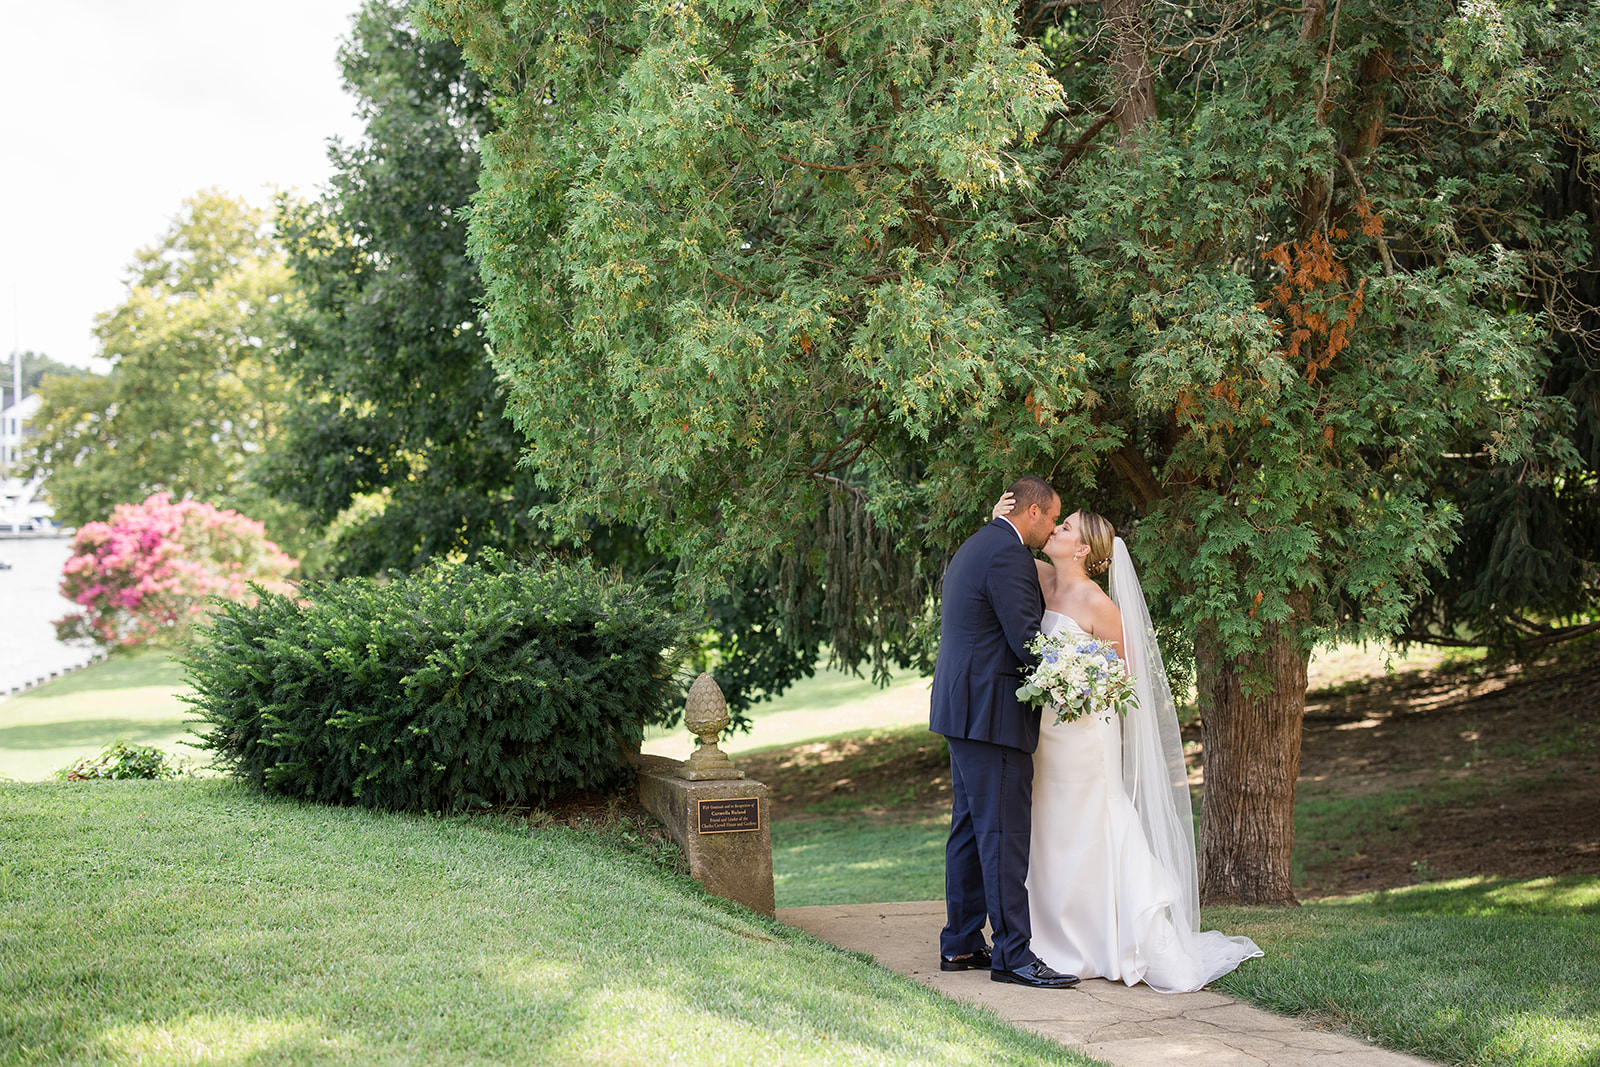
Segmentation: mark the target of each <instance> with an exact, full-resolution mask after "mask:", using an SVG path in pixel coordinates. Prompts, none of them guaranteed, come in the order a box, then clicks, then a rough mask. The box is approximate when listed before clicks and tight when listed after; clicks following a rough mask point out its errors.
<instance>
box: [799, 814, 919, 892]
mask: <svg viewBox="0 0 1600 1067" xmlns="http://www.w3.org/2000/svg"><path fill="white" fill-rule="evenodd" d="M949 832H950V820H949V819H948V818H943V819H934V820H926V821H915V822H905V821H900V820H892V819H876V818H872V817H870V816H866V815H855V816H839V817H835V818H828V819H817V820H806V821H799V822H796V821H790V822H774V823H773V824H772V872H773V873H772V881H773V890H774V892H775V893H776V894H777V900H778V907H780V908H800V907H805V906H807V905H811V904H887V903H892V902H895V901H904V900H942V899H944V843H945V838H946V837H948V836H949Z"/></svg>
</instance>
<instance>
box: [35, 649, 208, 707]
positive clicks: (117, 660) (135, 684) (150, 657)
mask: <svg viewBox="0 0 1600 1067" xmlns="http://www.w3.org/2000/svg"><path fill="white" fill-rule="evenodd" d="M182 685H183V667H182V665H181V664H179V663H178V662H177V661H176V660H174V659H172V658H171V657H170V656H169V655H168V654H167V653H165V652H162V651H157V650H145V651H123V652H117V653H114V654H113V655H112V656H111V658H109V659H105V660H101V661H100V662H99V663H92V664H90V665H89V666H87V667H85V668H83V669H82V670H79V671H73V672H72V673H71V674H67V675H63V676H62V677H60V678H57V679H56V680H55V681H53V682H51V683H49V684H48V685H45V686H41V687H40V688H38V689H34V690H31V691H29V692H28V693H25V694H23V695H21V696H19V697H17V698H16V699H17V700H19V701H27V700H37V699H41V698H53V697H63V696H72V695H73V694H76V693H92V692H96V691H99V690H103V689H138V688H144V687H146V686H161V687H163V688H167V689H177V688H179V687H181V686H182Z"/></svg>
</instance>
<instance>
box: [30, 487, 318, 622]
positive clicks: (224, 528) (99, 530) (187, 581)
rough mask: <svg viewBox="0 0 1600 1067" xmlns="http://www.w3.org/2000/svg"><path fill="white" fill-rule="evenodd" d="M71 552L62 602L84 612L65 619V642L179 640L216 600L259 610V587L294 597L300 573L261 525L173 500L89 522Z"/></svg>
mask: <svg viewBox="0 0 1600 1067" xmlns="http://www.w3.org/2000/svg"><path fill="white" fill-rule="evenodd" d="M72 549H73V551H72V557H71V558H70V559H68V560H67V562H66V565H65V566H64V567H62V576H61V594H62V596H65V597H66V598H68V599H69V600H71V601H72V602H73V603H75V604H78V605H79V606H80V607H81V608H82V609H83V610H82V611H81V612H79V613H77V614H73V615H68V616H66V617H64V618H61V619H57V620H56V623H55V626H56V634H57V636H59V637H61V638H62V639H63V640H65V639H68V638H75V637H77V638H89V639H90V640H93V641H95V642H97V643H99V644H101V645H107V646H113V645H121V646H132V645H140V644H161V643H168V642H172V641H176V640H180V639H182V638H183V636H184V635H185V634H186V632H187V631H188V628H189V626H190V625H191V624H192V623H193V622H195V621H196V620H198V619H200V618H202V617H203V616H204V615H205V613H206V602H207V599H208V598H209V597H212V596H219V597H224V598H226V599H228V600H237V601H251V600H254V599H255V593H254V592H253V591H252V589H251V588H250V586H251V583H254V584H255V585H258V586H260V587H261V588H263V589H265V590H268V591H270V592H274V593H286V592H289V591H290V590H291V589H292V588H293V586H292V584H291V583H290V582H289V581H288V580H287V578H288V575H289V574H290V573H291V572H293V570H294V568H295V567H296V566H298V561H296V560H294V559H291V558H290V557H289V556H288V555H286V554H285V553H284V552H283V551H282V550H280V549H279V548H278V546H277V545H275V544H273V543H272V542H271V541H269V540H267V536H266V527H265V526H263V525H262V524H261V523H259V522H256V521H255V520H254V519H250V518H247V517H245V516H244V515H241V514H239V513H238V512H237V511H232V510H219V509H217V508H215V507H212V506H211V505H210V504H202V503H201V502H200V501H198V500H180V501H177V502H176V503H174V502H173V500H172V498H171V497H170V496H169V495H168V494H167V493H155V494H153V495H152V496H151V497H150V498H149V499H147V500H145V502H144V503H142V504H119V505H117V506H116V507H115V508H113V509H112V511H111V518H110V521H108V522H89V523H85V524H84V525H83V526H82V527H80V528H79V530H78V533H77V536H76V537H75V538H74V539H73V545H72Z"/></svg>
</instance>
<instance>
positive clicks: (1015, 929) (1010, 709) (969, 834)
mask: <svg viewBox="0 0 1600 1067" xmlns="http://www.w3.org/2000/svg"><path fill="white" fill-rule="evenodd" d="M1008 491H1009V492H1010V493H1011V494H1012V495H1013V497H1014V504H1013V507H1012V510H1011V514H1010V515H1009V516H1007V517H1005V518H999V519H995V520H994V521H993V522H991V523H989V525H987V526H985V527H984V528H983V529H981V530H979V531H978V532H977V533H975V534H973V535H972V536H971V537H969V538H967V542H966V544H964V545H962V546H961V548H960V549H959V550H958V551H957V552H956V554H955V557H954V558H953V559H951V561H950V567H949V569H948V570H946V571H945V575H944V593H943V597H942V604H943V607H942V612H941V616H940V620H939V662H938V664H937V665H936V666H935V668H934V672H933V705H932V712H931V714H930V715H929V723H928V728H929V729H931V730H932V731H933V732H934V733H939V734H943V735H944V736H945V739H946V740H947V741H949V743H950V784H951V786H952V788H953V791H954V793H955V799H954V802H953V804H952V807H951V813H950V840H949V841H948V842H947V843H946V845H945V855H944V884H945V907H946V911H947V916H948V919H947V922H946V923H945V927H944V930H943V931H942V932H941V933H940V935H939V951H940V955H941V959H940V961H939V968H940V970H945V971H966V970H972V969H974V968H981V967H988V968H990V971H989V977H990V978H992V979H993V980H994V981H996V982H1015V983H1017V984H1019V985H1026V986H1035V987H1038V988H1042V989H1067V988H1070V987H1072V986H1074V985H1076V984H1077V983H1078V979H1077V978H1076V977H1075V976H1073V975H1070V974H1062V973H1061V972H1059V971H1056V970H1053V969H1051V968H1050V967H1049V966H1047V965H1046V964H1045V962H1044V961H1043V960H1041V959H1039V958H1038V957H1037V956H1035V955H1034V954H1033V950H1032V949H1031V948H1029V947H1028V942H1029V940H1030V939H1031V938H1032V936H1033V933H1032V928H1031V926H1030V924H1029V920H1028V889H1027V886H1026V885H1024V881H1023V880H1024V879H1025V878H1027V876H1028V847H1029V837H1030V835H1031V834H1032V832H1033V750H1034V749H1035V748H1036V747H1038V744H1039V709H1038V708H1034V707H1024V706H1023V704H1022V703H1021V701H1019V700H1017V688H1018V687H1019V686H1020V685H1021V684H1022V672H1023V670H1024V668H1026V667H1031V666H1032V665H1033V663H1034V661H1035V657H1034V655H1033V653H1031V652H1029V651H1028V649H1027V643H1028V642H1029V641H1030V640H1032V639H1033V636H1034V635H1035V634H1037V633H1038V632H1039V621H1040V618H1041V617H1042V616H1043V614H1044V595H1043V594H1042V593H1041V592H1040V591H1039V574H1038V570H1037V568H1036V567H1035V566H1034V562H1033V550H1034V549H1039V548H1043V547H1044V543H1045V542H1046V541H1047V540H1049V538H1050V534H1051V532H1052V531H1053V530H1054V529H1055V526H1056V522H1057V520H1059V519H1060V518H1061V497H1060V496H1058V495H1057V494H1056V491H1055V490H1054V489H1052V488H1051V487H1050V483H1049V482H1047V481H1045V480H1044V479H1043V478H1035V477H1033V476H1032V475H1027V476H1025V477H1022V478H1019V479H1018V480H1017V481H1016V482H1015V483H1013V484H1012V486H1011V488H1010V490H1008ZM985 918H987V919H988V921H989V925H990V927H991V929H992V930H993V932H994V949H993V952H992V953H991V952H990V950H989V949H987V948H986V947H985V946H984V943H983V924H984V919H985Z"/></svg>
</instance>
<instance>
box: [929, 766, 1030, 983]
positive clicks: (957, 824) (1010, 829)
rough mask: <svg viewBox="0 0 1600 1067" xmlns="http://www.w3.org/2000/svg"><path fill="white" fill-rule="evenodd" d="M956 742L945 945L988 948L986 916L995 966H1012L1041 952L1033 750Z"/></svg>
mask: <svg viewBox="0 0 1600 1067" xmlns="http://www.w3.org/2000/svg"><path fill="white" fill-rule="evenodd" d="M946 740H947V741H949V743H950V784H951V787H952V792H953V793H954V794H955V797H954V800H953V801H952V803H951V810H950V839H949V841H948V842H946V844H945V853H944V884H945V894H944V895H945V907H946V909H947V919H946V922H945V927H944V930H943V931H942V932H941V933H940V934H939V950H940V951H941V952H942V953H943V954H944V955H946V956H964V955H966V954H967V953H969V952H973V951H975V950H977V949H980V948H982V947H983V924H984V920H985V918H987V919H988V921H989V928H990V931H991V933H992V935H993V942H994V966H995V967H997V968H999V969H1000V970H1006V971H1014V970H1016V969H1017V968H1019V967H1025V966H1027V965H1028V964H1029V963H1032V962H1033V961H1034V960H1035V959H1036V958H1037V957H1036V956H1034V954H1033V950H1032V949H1031V948H1029V947H1028V942H1029V941H1030V940H1031V939H1032V937H1033V928H1032V926H1031V925H1030V924H1029V920H1028V888H1027V885H1026V879H1027V877H1028V846H1029V842H1030V839H1031V836H1032V833H1033V757H1032V756H1030V755H1028V753H1026V752H1024V751H1022V750H1021V749H1018V748H1009V747H1007V746H1005V745H996V744H991V743H990V742H988V741H971V740H968V739H966V738H962V737H949V738H946Z"/></svg>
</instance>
